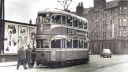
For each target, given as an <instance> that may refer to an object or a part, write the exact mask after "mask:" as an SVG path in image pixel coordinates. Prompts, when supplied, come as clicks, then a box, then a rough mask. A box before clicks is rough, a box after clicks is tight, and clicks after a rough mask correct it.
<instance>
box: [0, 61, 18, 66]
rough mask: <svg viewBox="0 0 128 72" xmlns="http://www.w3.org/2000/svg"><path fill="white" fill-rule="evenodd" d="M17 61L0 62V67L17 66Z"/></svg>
mask: <svg viewBox="0 0 128 72" xmlns="http://www.w3.org/2000/svg"><path fill="white" fill-rule="evenodd" d="M16 65H17V61H12V62H0V67H8V66H16Z"/></svg>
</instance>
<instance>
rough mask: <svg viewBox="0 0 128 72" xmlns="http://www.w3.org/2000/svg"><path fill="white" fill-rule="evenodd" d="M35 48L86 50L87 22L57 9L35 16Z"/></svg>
mask: <svg viewBox="0 0 128 72" xmlns="http://www.w3.org/2000/svg"><path fill="white" fill-rule="evenodd" d="M36 24H37V26H38V27H37V48H85V47H86V48H87V40H88V38H87V36H88V26H87V24H88V21H87V19H85V18H82V17H80V16H77V15H74V14H72V13H69V12H65V11H62V10H57V9H45V10H43V11H39V12H38V16H37V23H36Z"/></svg>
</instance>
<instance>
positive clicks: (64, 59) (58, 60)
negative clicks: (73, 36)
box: [36, 48, 89, 67]
mask: <svg viewBox="0 0 128 72" xmlns="http://www.w3.org/2000/svg"><path fill="white" fill-rule="evenodd" d="M36 52H37V65H40V64H41V65H43V66H49V67H60V66H61V67H62V66H70V65H77V64H84V63H87V62H88V61H89V54H88V49H83V48H82V49H77V48H74V49H71V48H62V49H60V48H56V49H48V48H46V49H36ZM42 57H43V59H42Z"/></svg>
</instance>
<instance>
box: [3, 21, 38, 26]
mask: <svg viewBox="0 0 128 72" xmlns="http://www.w3.org/2000/svg"><path fill="white" fill-rule="evenodd" d="M4 22H8V23H15V24H22V25H28V26H36V25H34V24H29V23H23V22H16V21H10V20H4Z"/></svg>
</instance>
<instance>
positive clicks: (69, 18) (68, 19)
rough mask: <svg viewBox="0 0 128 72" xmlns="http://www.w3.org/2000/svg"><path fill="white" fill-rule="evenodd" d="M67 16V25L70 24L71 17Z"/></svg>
mask: <svg viewBox="0 0 128 72" xmlns="http://www.w3.org/2000/svg"><path fill="white" fill-rule="evenodd" d="M66 18H67V26H72V17H66Z"/></svg>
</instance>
